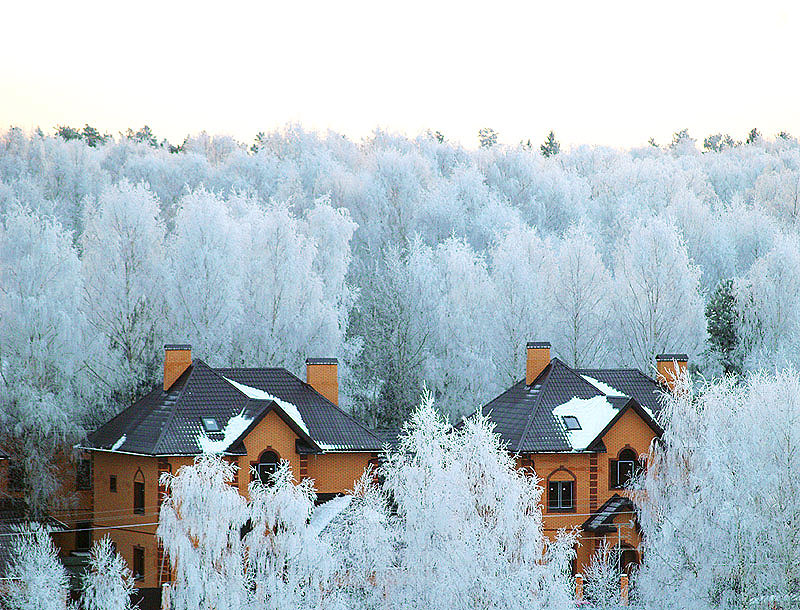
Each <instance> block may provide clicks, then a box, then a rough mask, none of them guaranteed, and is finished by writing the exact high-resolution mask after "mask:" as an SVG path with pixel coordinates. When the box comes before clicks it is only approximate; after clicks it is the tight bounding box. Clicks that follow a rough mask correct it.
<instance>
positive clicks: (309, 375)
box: [306, 358, 339, 406]
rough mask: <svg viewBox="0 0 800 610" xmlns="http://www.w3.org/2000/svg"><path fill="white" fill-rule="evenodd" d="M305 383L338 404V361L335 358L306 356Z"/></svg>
mask: <svg viewBox="0 0 800 610" xmlns="http://www.w3.org/2000/svg"><path fill="white" fill-rule="evenodd" d="M306 383H308V385H310V386H311V387H312V388H314V389H315V390H316V391H317V392H319V393H320V394H322V395H323V396H324V397H325V398H327V399H328V400H330V401H331V402H332V403H333V404H335V405H336V406H339V361H338V360H337V359H336V358H306Z"/></svg>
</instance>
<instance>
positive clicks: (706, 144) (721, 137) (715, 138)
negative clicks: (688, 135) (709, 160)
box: [703, 133, 737, 152]
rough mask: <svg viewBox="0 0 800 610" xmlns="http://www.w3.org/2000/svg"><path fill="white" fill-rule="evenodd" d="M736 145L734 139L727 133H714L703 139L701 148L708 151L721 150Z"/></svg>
mask: <svg viewBox="0 0 800 610" xmlns="http://www.w3.org/2000/svg"><path fill="white" fill-rule="evenodd" d="M736 145H737V142H736V140H734V139H733V138H732V137H731V136H730V135H729V134H727V133H715V134H714V135H711V136H708V137H707V138H706V139H705V140H703V148H705V149H706V150H707V151H708V152H722V151H723V150H725V149H726V148H733V147H734V146H736Z"/></svg>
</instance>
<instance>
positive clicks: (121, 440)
mask: <svg viewBox="0 0 800 610" xmlns="http://www.w3.org/2000/svg"><path fill="white" fill-rule="evenodd" d="M125 439H126V436H125V435H124V434H123V435H122V436H120V437H119V439H118V440H117V442H116V443H114V444H113V445H111V451H116V450H117V449H119V448H120V447H122V445H123V444H124V443H125Z"/></svg>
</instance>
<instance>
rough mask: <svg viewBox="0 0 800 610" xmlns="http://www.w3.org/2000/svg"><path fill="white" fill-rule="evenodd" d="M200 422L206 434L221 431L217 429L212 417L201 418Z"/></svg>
mask: <svg viewBox="0 0 800 610" xmlns="http://www.w3.org/2000/svg"><path fill="white" fill-rule="evenodd" d="M202 421H203V429H205V431H206V432H221V431H222V428H220V427H219V424H218V423H217V420H216V419H214V418H213V417H203V418H202Z"/></svg>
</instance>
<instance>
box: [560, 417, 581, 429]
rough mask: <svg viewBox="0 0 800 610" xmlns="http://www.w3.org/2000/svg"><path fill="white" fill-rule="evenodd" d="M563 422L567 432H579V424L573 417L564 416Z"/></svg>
mask: <svg viewBox="0 0 800 610" xmlns="http://www.w3.org/2000/svg"><path fill="white" fill-rule="evenodd" d="M563 420H564V426H566V428H567V430H581V423H580V422H579V421H578V418H577V417H575V416H574V415H565V416H564V417H563Z"/></svg>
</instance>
